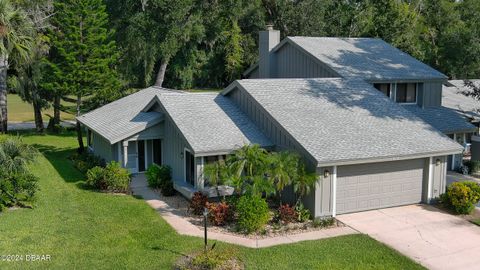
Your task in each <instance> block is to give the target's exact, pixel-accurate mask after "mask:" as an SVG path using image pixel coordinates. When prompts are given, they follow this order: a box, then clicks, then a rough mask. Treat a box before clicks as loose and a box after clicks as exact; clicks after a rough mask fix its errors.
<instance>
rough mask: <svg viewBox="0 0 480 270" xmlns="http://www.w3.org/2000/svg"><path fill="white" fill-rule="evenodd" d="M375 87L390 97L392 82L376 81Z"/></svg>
mask: <svg viewBox="0 0 480 270" xmlns="http://www.w3.org/2000/svg"><path fill="white" fill-rule="evenodd" d="M373 87H375V88H377V89H378V91H380V92H382V93H383V94H384V95H385V96H387V97H390V84H389V83H374V84H373Z"/></svg>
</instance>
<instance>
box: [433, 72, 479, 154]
mask: <svg viewBox="0 0 480 270" xmlns="http://www.w3.org/2000/svg"><path fill="white" fill-rule="evenodd" d="M468 81H469V82H471V83H473V84H475V85H476V86H480V81H479V80H468ZM471 92H472V89H471V88H470V87H468V86H467V85H466V81H465V80H449V81H448V82H447V83H446V84H444V85H443V89H442V105H443V106H444V107H447V108H449V109H451V110H454V111H456V112H457V113H458V114H460V115H462V116H463V117H465V118H466V119H468V120H469V122H470V123H471V124H473V125H474V126H475V127H476V131H475V132H474V133H464V136H463V137H456V138H455V139H456V140H457V141H458V142H459V143H463V144H465V145H467V153H470V154H471V159H472V160H480V137H478V136H475V135H476V134H478V131H479V128H480V111H479V110H480V101H478V100H476V99H475V98H473V97H470V96H467V95H466V94H468V93H471Z"/></svg>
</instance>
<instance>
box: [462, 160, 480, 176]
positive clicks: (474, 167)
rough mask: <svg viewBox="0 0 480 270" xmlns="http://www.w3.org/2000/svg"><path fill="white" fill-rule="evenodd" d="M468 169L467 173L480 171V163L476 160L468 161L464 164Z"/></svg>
mask: <svg viewBox="0 0 480 270" xmlns="http://www.w3.org/2000/svg"><path fill="white" fill-rule="evenodd" d="M464 165H465V166H466V167H467V168H468V172H469V173H477V172H479V171H480V161H478V160H469V161H466V162H465V163H464Z"/></svg>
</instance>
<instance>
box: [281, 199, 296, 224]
mask: <svg viewBox="0 0 480 270" xmlns="http://www.w3.org/2000/svg"><path fill="white" fill-rule="evenodd" d="M278 219H279V220H280V221H281V222H283V223H287V224H288V223H292V222H294V221H296V220H297V212H295V209H293V207H291V206H290V205H288V204H281V205H280V207H278Z"/></svg>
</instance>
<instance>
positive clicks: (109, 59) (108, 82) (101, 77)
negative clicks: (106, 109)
mask: <svg viewBox="0 0 480 270" xmlns="http://www.w3.org/2000/svg"><path fill="white" fill-rule="evenodd" d="M54 8H55V16H54V17H53V18H52V24H53V26H54V30H53V31H51V32H50V34H49V37H50V40H51V50H50V55H49V59H48V64H49V67H50V68H49V69H50V77H49V82H48V84H47V85H48V86H49V88H50V89H52V90H53V91H54V92H55V94H56V95H57V98H56V99H55V100H56V103H57V104H54V107H56V108H57V109H58V107H59V104H58V103H59V96H61V95H75V97H76V115H77V116H78V115H80V114H81V113H82V112H83V111H85V108H84V107H85V106H84V104H85V103H84V99H85V97H88V99H89V100H91V101H93V102H91V103H93V104H96V105H97V106H99V105H102V104H104V103H106V102H108V101H111V100H112V99H115V98H117V97H118V96H119V89H120V82H119V80H118V77H117V73H116V70H115V64H116V63H117V59H118V54H117V49H116V45H115V42H114V41H113V40H112V38H111V37H112V32H111V31H110V30H108V28H107V23H108V15H107V13H106V11H105V5H104V4H103V1H102V0H64V1H61V2H56V3H55V4H54ZM76 130H77V139H78V144H79V152H81V151H83V149H84V145H83V140H82V129H81V126H80V123H79V122H78V121H77V123H76Z"/></svg>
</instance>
